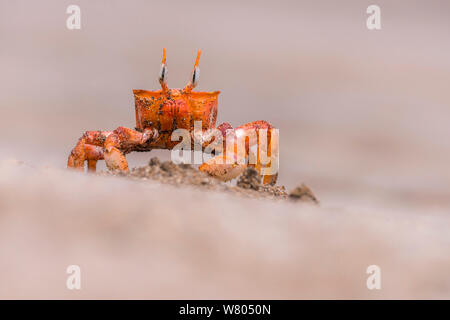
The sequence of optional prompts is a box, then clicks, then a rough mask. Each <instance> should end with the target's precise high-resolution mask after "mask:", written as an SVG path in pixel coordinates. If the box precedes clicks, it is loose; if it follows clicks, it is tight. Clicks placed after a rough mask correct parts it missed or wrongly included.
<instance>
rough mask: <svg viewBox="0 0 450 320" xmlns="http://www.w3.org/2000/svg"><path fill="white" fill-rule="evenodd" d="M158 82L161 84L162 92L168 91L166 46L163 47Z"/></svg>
mask: <svg viewBox="0 0 450 320" xmlns="http://www.w3.org/2000/svg"><path fill="white" fill-rule="evenodd" d="M159 83H160V84H161V89H162V91H164V92H167V91H169V87H168V86H167V65H166V48H164V49H163V58H162V62H161V70H160V71H159Z"/></svg>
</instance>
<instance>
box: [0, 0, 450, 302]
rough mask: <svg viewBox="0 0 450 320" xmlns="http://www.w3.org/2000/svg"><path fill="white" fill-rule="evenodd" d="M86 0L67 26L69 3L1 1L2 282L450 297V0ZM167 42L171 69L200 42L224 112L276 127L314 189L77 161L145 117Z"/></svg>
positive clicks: (293, 182)
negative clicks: (237, 186) (260, 189)
mask: <svg viewBox="0 0 450 320" xmlns="http://www.w3.org/2000/svg"><path fill="white" fill-rule="evenodd" d="M77 3H78V4H79V5H80V7H81V9H82V29H81V30H78V31H69V30H67V29H66V27H65V20H66V18H67V14H66V13H65V10H66V8H67V6H68V5H69V4H72V3H71V2H67V1H56V0H44V1H39V2H30V1H14V2H13V1H6V0H0V42H1V46H0V70H1V71H0V87H1V94H0V163H1V165H0V239H1V241H0V297H2V298H14V297H18V298H450V271H449V270H450V255H449V252H450V237H449V235H448V234H449V232H448V230H449V226H450V225H449V213H450V191H449V190H450V171H449V170H448V164H449V163H450V152H449V150H450V139H449V137H450V126H449V123H450V108H449V105H450V91H449V90H448V83H450V60H449V59H448V56H449V52H450V42H448V41H447V40H446V39H448V38H449V30H450V19H448V12H449V9H450V7H449V3H448V1H438V0H436V1H395V2H394V1H388V0H379V1H377V3H378V4H379V5H380V7H381V9H382V30H380V31H368V30H367V28H366V25H365V19H366V17H367V14H366V13H365V11H366V8H367V6H368V5H370V4H373V3H372V1H370V2H367V1H356V0H355V1H352V0H346V1H339V2H336V1H331V0H330V1H325V0H322V1H283V2H281V3H280V2H269V1H264V3H262V2H260V1H259V2H257V1H254V2H253V1H248V2H245V3H243V2H241V1H236V2H234V1H226V2H212V1H189V2H185V1H158V2H155V3H151V2H149V1H139V0H134V1H123V2H120V1H103V0H99V1H83V0H80V1H77ZM163 47H167V50H168V51H167V52H168V58H167V59H168V67H169V85H170V86H172V87H182V86H184V84H185V83H186V82H187V80H188V78H189V73H190V71H191V69H192V64H193V61H194V58H195V53H196V50H197V49H199V48H201V49H202V50H203V55H202V58H201V61H200V68H201V79H200V84H199V88H198V89H199V90H204V91H207V90H211V91H212V90H221V91H222V93H221V95H220V98H219V119H218V121H219V122H223V121H229V122H231V124H232V125H233V126H238V125H240V124H242V123H246V122H249V121H253V120H259V119H265V120H267V121H270V122H271V123H273V124H274V125H275V126H276V127H277V128H279V129H280V175H279V183H280V184H282V185H286V186H287V188H288V189H292V188H294V187H295V186H297V185H299V184H301V183H306V184H307V185H308V186H310V187H311V188H312V190H313V191H314V193H315V194H316V195H317V197H318V198H319V199H320V201H321V205H320V207H315V206H308V205H306V204H300V203H295V204H294V203H290V202H273V201H269V200H255V199H245V198H242V197H235V196H233V195H230V194H222V193H214V192H212V193H205V192H202V191H198V190H196V189H190V188H176V187H173V186H166V185H160V184H158V183H152V182H145V183H144V182H135V181H128V180H124V179H120V178H111V177H97V176H90V175H80V174H75V173H70V172H66V171H65V170H64V168H65V163H66V159H67V155H68V153H69V152H70V150H71V148H72V147H73V146H74V144H75V142H76V141H77V139H78V138H79V137H80V136H81V134H82V133H83V132H84V131H86V130H97V129H104V130H111V129H114V128H116V127H117V126H128V127H134V106H133V97H132V94H131V90H132V89H156V88H158V83H157V79H156V75H157V74H158V71H159V68H160V65H159V63H160V59H161V51H162V48H163ZM152 156H159V157H161V158H162V159H168V158H169V153H167V152H151V153H149V154H131V155H130V156H129V161H130V165H131V166H132V167H135V166H139V165H142V164H144V163H146V162H147V161H148V159H149V158H150V157H152ZM9 159H13V160H9ZM17 161H21V162H23V164H21V165H20V164H17ZM100 168H104V165H103V164H101V165H100ZM71 264H77V265H79V266H80V267H81V270H82V290H80V291H70V290H67V288H66V286H65V281H66V278H67V276H68V275H67V274H66V273H65V271H66V268H67V266H68V265H71ZM372 264H376V265H379V266H380V267H381V270H382V289H381V290H380V291H370V290H368V289H367V288H366V278H367V274H366V272H365V270H366V268H367V266H368V265H372Z"/></svg>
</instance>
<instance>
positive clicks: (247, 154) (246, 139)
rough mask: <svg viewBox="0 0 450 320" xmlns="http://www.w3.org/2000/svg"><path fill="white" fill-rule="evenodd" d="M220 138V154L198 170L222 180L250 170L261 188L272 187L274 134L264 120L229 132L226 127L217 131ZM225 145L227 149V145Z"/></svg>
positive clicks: (274, 177) (275, 154) (275, 155)
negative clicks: (256, 174)
mask: <svg viewBox="0 0 450 320" xmlns="http://www.w3.org/2000/svg"><path fill="white" fill-rule="evenodd" d="M217 129H218V130H219V131H220V132H221V133H222V136H223V149H222V154H221V155H218V156H216V157H214V158H212V159H210V160H209V161H207V162H205V163H203V164H202V165H201V166H200V170H201V171H204V172H207V173H209V174H210V175H212V176H215V177H217V178H219V179H222V180H225V181H227V180H231V179H233V178H235V177H237V176H238V175H240V174H241V173H242V172H243V171H244V170H245V168H246V167H247V166H250V167H254V168H255V169H256V170H258V172H259V173H260V174H261V175H262V177H263V183H264V184H271V185H274V184H275V183H276V181H277V177H278V130H273V129H274V128H273V126H272V125H271V124H270V123H269V122H267V121H264V120H260V121H254V122H250V123H247V124H244V125H242V126H240V127H238V128H236V129H233V128H232V127H231V125H230V124H229V123H223V124H221V125H219V126H218V127H217ZM227 144H228V145H227Z"/></svg>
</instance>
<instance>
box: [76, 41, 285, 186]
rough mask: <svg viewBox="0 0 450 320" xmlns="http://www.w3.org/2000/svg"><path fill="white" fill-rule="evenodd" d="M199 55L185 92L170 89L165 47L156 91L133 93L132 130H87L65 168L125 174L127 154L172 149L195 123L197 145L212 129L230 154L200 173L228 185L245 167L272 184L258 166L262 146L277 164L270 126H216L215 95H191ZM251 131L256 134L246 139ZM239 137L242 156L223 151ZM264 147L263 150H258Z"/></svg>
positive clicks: (212, 161) (268, 173)
mask: <svg viewBox="0 0 450 320" xmlns="http://www.w3.org/2000/svg"><path fill="white" fill-rule="evenodd" d="M200 54H201V51H200V50H199V51H198V54H197V59H196V61H195V65H194V69H193V72H192V78H191V80H190V81H189V83H188V84H187V85H186V87H184V88H183V89H169V87H168V86H167V82H166V78H167V66H166V49H165V48H164V51H163V59H162V66H161V71H160V73H159V82H160V84H161V90H157V91H146V90H133V93H134V98H135V111H136V128H135V129H130V128H125V127H118V128H117V129H115V130H114V131H86V132H85V133H84V134H83V136H82V137H81V138H80V139H79V140H78V143H77V144H76V146H75V147H74V148H73V149H72V151H71V153H70V155H69V158H68V161H67V167H68V168H74V169H77V170H80V171H84V164H85V161H87V164H88V171H90V172H95V171H96V166H97V161H98V160H105V162H106V166H107V167H108V169H110V170H117V171H122V172H128V170H129V169H128V163H127V160H126V158H125V155H126V154H128V153H130V152H133V151H137V152H142V151H151V150H152V149H169V150H172V149H173V148H174V147H175V146H176V145H177V144H178V143H179V141H178V140H177V141H173V140H172V139H171V137H172V133H173V132H174V131H175V130H176V129H186V130H188V131H189V132H190V133H191V134H194V122H196V121H201V129H202V131H201V135H203V136H202V137H200V139H201V141H202V142H204V141H208V140H209V139H210V138H211V137H210V136H208V134H206V132H208V130H210V129H217V130H218V131H219V134H220V135H222V137H223V139H222V141H223V142H222V141H221V142H220V144H223V149H222V150H227V152H228V151H229V150H231V153H230V152H228V153H226V154H225V153H223V154H218V155H215V157H213V158H212V159H210V160H209V161H207V162H205V163H203V164H202V165H201V166H200V167H199V169H200V170H201V171H204V172H207V173H209V174H210V175H213V176H216V177H218V178H220V179H222V180H230V179H232V178H235V177H236V176H238V175H239V174H240V173H242V171H243V170H244V169H245V167H246V166H253V167H255V168H256V169H257V170H258V171H259V172H260V174H261V175H262V176H263V183H264V184H275V183H276V180H277V173H276V171H274V170H269V171H267V170H266V171H263V170H264V169H265V168H264V165H263V164H261V161H260V150H262V149H263V147H265V148H266V149H264V150H267V152H266V154H265V155H266V156H269V157H271V158H270V159H271V160H270V161H272V162H273V161H278V160H277V159H275V158H274V155H275V153H276V154H278V140H277V139H273V133H272V132H273V130H272V129H273V126H272V125H271V124H270V123H268V122H267V121H264V120H260V121H254V122H250V123H247V124H244V125H242V126H240V127H237V128H235V129H233V128H232V126H231V125H230V124H229V123H227V122H225V123H222V124H220V125H219V126H217V127H216V119H217V104H218V96H219V93H220V91H214V92H196V91H193V89H194V88H195V87H196V85H197V83H198V79H199V76H200V69H199V67H198V62H199V59H200ZM260 130H261V131H263V132H264V134H265V135H266V138H264V142H263V140H261V138H260V136H259V135H258V133H259V132H260ZM216 132H217V131H216ZM251 132H256V133H257V134H256V135H251V134H250V133H251ZM230 137H231V140H230V139H229V138H230ZM239 137H244V139H246V140H245V141H244V146H245V147H244V151H243V153H244V154H243V156H242V153H241V156H239V155H238V154H239V152H238V148H237V147H236V146H234V148H233V147H231V148H228V149H227V144H230V141H231V142H232V143H233V145H234V144H235V143H236V141H237V140H238V139H239ZM197 138H198V137H197ZM275 140H276V141H275ZM212 141H214V140H212ZM263 144H264V146H262V145H263ZM206 145H207V144H206V143H202V148H205V147H206ZM256 150H257V151H256ZM241 151H242V150H241ZM250 154H253V155H255V154H256V158H255V159H256V161H255V162H253V163H250V162H249V161H248V157H249V155H250ZM242 157H244V158H246V159H247V161H246V162H245V161H244V162H242V161H237V159H238V158H242ZM230 158H231V161H230ZM266 165H267V163H266Z"/></svg>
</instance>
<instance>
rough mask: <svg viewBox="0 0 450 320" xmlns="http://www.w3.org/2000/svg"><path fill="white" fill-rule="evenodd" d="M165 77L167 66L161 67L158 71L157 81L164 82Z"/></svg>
mask: <svg viewBox="0 0 450 320" xmlns="http://www.w3.org/2000/svg"><path fill="white" fill-rule="evenodd" d="M166 77H167V66H166V65H165V64H163V65H161V70H160V71H159V81H160V82H165V80H166Z"/></svg>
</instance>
